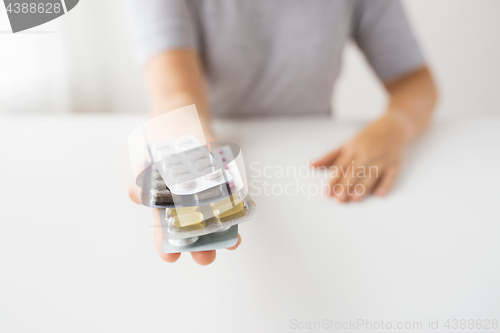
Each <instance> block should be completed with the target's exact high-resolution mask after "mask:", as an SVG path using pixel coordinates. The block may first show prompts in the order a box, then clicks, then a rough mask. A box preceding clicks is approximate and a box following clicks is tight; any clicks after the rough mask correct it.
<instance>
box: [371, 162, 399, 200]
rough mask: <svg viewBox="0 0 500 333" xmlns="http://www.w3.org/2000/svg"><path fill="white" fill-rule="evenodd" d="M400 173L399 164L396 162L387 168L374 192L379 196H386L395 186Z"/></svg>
mask: <svg viewBox="0 0 500 333" xmlns="http://www.w3.org/2000/svg"><path fill="white" fill-rule="evenodd" d="M398 173H399V164H394V165H392V166H390V167H388V168H387V170H386V171H385V172H384V174H383V175H382V179H381V180H380V182H379V183H378V185H377V186H376V188H375V191H374V194H375V195H378V196H384V195H387V193H389V191H390V190H391V189H392V187H393V186H394V182H395V181H396V178H397V176H398Z"/></svg>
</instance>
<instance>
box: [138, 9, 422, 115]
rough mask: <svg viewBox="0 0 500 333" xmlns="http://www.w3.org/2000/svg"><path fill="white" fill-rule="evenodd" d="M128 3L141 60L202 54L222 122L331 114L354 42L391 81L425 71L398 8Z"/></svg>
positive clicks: (213, 103) (212, 100)
mask: <svg viewBox="0 0 500 333" xmlns="http://www.w3.org/2000/svg"><path fill="white" fill-rule="evenodd" d="M129 1H130V3H131V5H130V9H131V12H132V22H133V32H134V35H135V36H134V37H135V39H136V41H137V48H138V54H139V58H140V60H141V61H142V62H143V63H145V62H146V61H147V60H148V59H150V58H151V57H153V56H154V55H156V54H158V53H160V52H164V51H167V50H171V49H179V48H188V49H196V50H198V52H199V53H200V55H201V58H202V60H203V65H204V69H205V74H206V81H207V85H208V88H209V97H210V103H211V108H212V112H213V113H214V114H215V115H264V114H328V113H329V111H330V101H331V97H332V91H333V85H334V82H335V79H336V78H337V76H338V74H339V69H340V59H341V53H342V49H343V47H344V45H345V43H346V41H347V40H348V39H352V40H354V41H355V42H356V43H357V45H358V46H359V48H360V49H361V50H362V52H363V53H364V54H365V55H366V58H367V60H368V62H369V63H370V64H371V66H372V67H373V69H374V71H375V72H376V74H377V75H378V77H379V78H380V79H381V80H383V81H388V80H392V79H395V78H397V77H399V76H401V75H404V74H406V73H408V72H410V71H412V70H415V69H417V68H418V67H419V66H421V65H423V63H424V58H423V55H422V52H421V51H420V48H419V46H418V44H417V41H416V40H415V37H414V35H413V34H412V31H411V29H410V27H409V24H408V21H407V18H406V16H405V13H404V10H403V8H402V5H401V3H400V1H398V0H129ZM360 98H363V96H360Z"/></svg>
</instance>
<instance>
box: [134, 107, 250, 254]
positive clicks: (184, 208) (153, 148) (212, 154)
mask: <svg viewBox="0 0 500 333" xmlns="http://www.w3.org/2000/svg"><path fill="white" fill-rule="evenodd" d="M157 118H158V119H157ZM157 118H153V119H151V120H150V121H148V122H146V123H144V124H143V125H142V126H140V127H139V128H137V129H136V130H134V131H133V132H132V133H131V135H130V137H129V151H130V157H131V163H132V169H133V173H134V177H135V180H136V184H137V185H138V186H140V187H141V188H142V194H141V200H142V203H143V205H145V206H148V207H154V208H158V209H159V211H160V216H161V224H162V229H163V233H164V242H163V245H162V251H163V252H165V253H174V252H183V251H206V250H211V249H216V248H223V247H231V246H234V245H235V244H236V242H237V240H238V226H237V225H238V224H239V223H241V222H244V221H247V220H250V219H252V218H254V217H255V216H256V215H257V208H256V207H255V205H254V203H253V202H252V200H251V199H250V197H249V196H248V193H247V183H246V175H245V167H244V163H243V158H242V155H241V150H240V148H239V147H238V146H237V145H235V144H232V143H229V142H210V144H209V145H205V143H206V140H205V137H204V136H203V132H202V128H201V125H200V123H199V122H198V121H199V119H198V117H197V113H196V109H195V108H194V106H189V107H186V108H182V109H178V110H174V111H171V112H169V113H167V114H165V115H162V116H159V117H157ZM186 119H188V120H189V121H186ZM172 124H176V125H175V127H172ZM178 125H179V126H178ZM167 128H168V130H167Z"/></svg>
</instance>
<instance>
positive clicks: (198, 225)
mask: <svg viewBox="0 0 500 333" xmlns="http://www.w3.org/2000/svg"><path fill="white" fill-rule="evenodd" d="M173 226H174V227H176V228H179V229H181V230H182V231H193V230H200V229H203V228H205V227H206V226H207V223H206V222H205V221H201V222H200V223H196V224H192V225H188V226H187V227H181V225H180V223H179V221H177V222H174V224H173ZM169 231H171V230H169Z"/></svg>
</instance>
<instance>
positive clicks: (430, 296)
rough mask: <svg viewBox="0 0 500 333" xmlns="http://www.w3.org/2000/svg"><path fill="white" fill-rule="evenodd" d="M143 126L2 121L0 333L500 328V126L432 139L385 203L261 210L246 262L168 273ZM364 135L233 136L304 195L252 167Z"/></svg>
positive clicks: (418, 147) (187, 260) (275, 131)
mask: <svg viewBox="0 0 500 333" xmlns="http://www.w3.org/2000/svg"><path fill="white" fill-rule="evenodd" d="M143 120H145V118H141V117H124V116H101V117H99V116H79V117H77V116H67V117H52V118H50V117H49V118H2V119H1V120H0V151H1V155H0V156H1V166H0V170H1V173H0V177H1V181H2V190H1V191H0V207H1V208H0V265H1V268H0V332H187V331H197V332H286V331H289V330H291V331H300V330H299V329H293V328H294V326H293V325H294V323H295V324H297V325H298V323H299V322H300V323H303V324H304V325H305V323H307V322H318V321H322V320H324V319H326V320H331V321H333V322H334V323H335V322H348V321H349V320H351V321H356V320H357V319H364V320H368V321H372V322H381V321H382V320H383V321H384V322H391V323H393V324H394V325H396V323H397V322H403V323H405V322H419V321H420V322H422V323H423V328H424V329H423V330H419V331H427V330H426V328H427V325H428V321H429V319H431V320H433V321H434V320H436V319H437V320H439V325H440V327H441V328H442V325H443V324H444V323H445V321H446V319H490V320H491V319H500V208H499V199H500V195H499V192H498V191H499V189H500V150H499V143H500V118H482V119H463V120H458V121H454V122H445V123H441V124H437V125H434V126H433V127H432V128H431V129H430V131H429V132H428V133H427V134H426V135H425V136H424V137H423V138H422V139H421V140H420V141H419V142H417V143H416V144H414V145H413V146H412V147H411V149H410V150H409V151H408V154H407V157H406V160H405V163H404V167H403V171H402V174H401V176H400V179H399V182H398V184H397V186H396V188H395V190H394V192H393V193H392V194H391V195H390V196H388V197H387V198H384V199H379V198H371V199H369V200H367V201H366V202H363V203H361V204H359V203H356V204H347V205H342V204H339V203H337V202H335V201H333V200H331V199H329V198H326V197H324V196H321V195H313V196H312V197H311V198H309V199H308V198H307V196H305V195H303V194H300V195H293V196H287V195H281V196H275V195H272V194H270V195H265V194H264V193H262V194H261V195H254V196H253V199H254V200H255V202H256V204H257V206H258V208H259V216H258V217H257V218H256V219H255V220H253V221H250V222H247V223H244V224H242V225H240V233H241V234H242V237H243V244H242V246H241V247H240V248H239V249H238V250H237V251H235V252H230V251H227V250H223V251H220V252H218V254H217V260H216V262H215V263H214V264H212V265H210V266H208V267H201V266H198V265H196V264H194V262H193V261H192V259H191V257H190V256H189V255H186V254H184V255H183V256H182V257H181V259H180V260H179V261H178V262H177V263H175V264H167V263H165V262H163V261H161V260H160V258H159V257H158V256H157V254H156V250H155V248H154V244H153V238H152V228H151V227H150V226H151V211H150V209H149V208H146V207H143V206H140V205H135V204H133V203H132V202H131V201H129V199H128V196H127V186H128V179H129V172H130V166H129V160H128V152H127V136H128V133H129V132H130V131H131V130H132V129H133V128H134V127H136V126H137V125H139V124H140V123H141V122H142V121H143ZM361 125H362V124H354V123H336V122H334V121H330V120H324V119H293V120H283V119H274V120H251V121H245V122H243V121H224V122H221V123H218V124H217V129H218V131H219V135H220V138H221V139H223V140H227V141H231V142H234V143H237V144H239V145H240V146H241V148H242V151H243V156H244V158H245V162H246V165H247V173H248V178H249V180H250V181H251V180H257V181H260V182H264V181H267V182H268V184H269V185H270V186H272V185H273V184H280V185H282V186H284V185H286V184H288V183H292V184H295V182H296V181H297V180H296V179H295V178H294V177H292V176H290V177H283V178H269V179H267V178H264V177H263V176H261V177H257V174H258V172H256V171H253V170H251V168H250V164H251V163H252V162H253V163H260V167H259V168H260V169H263V167H264V166H271V167H273V170H276V167H277V166H287V165H291V166H296V167H300V166H305V165H306V161H307V160H311V159H314V158H317V157H319V156H321V155H322V154H323V153H326V152H327V151H328V150H329V149H331V148H334V147H336V145H337V144H340V143H341V142H343V141H344V140H346V139H347V138H349V136H350V135H352V134H353V133H355V132H356V131H357V130H358V129H359V128H361ZM254 168H255V167H254ZM320 179H321V178H318V177H309V178H305V179H304V178H301V179H299V180H298V181H299V184H305V186H307V185H309V184H319V183H320ZM254 184H256V183H254ZM275 186H276V187H275V188H277V186H278V185H275ZM304 331H305V330H304ZM338 331H341V332H349V331H351V330H350V329H344V330H338ZM352 331H358V332H360V331H363V330H362V329H361V328H358V330H354V329H353V330H352ZM379 331H380V330H379ZM443 331H444V329H443ZM448 331H450V330H448ZM490 331H491V330H490ZM433 332H436V330H433ZM471 332H472V331H471Z"/></svg>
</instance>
